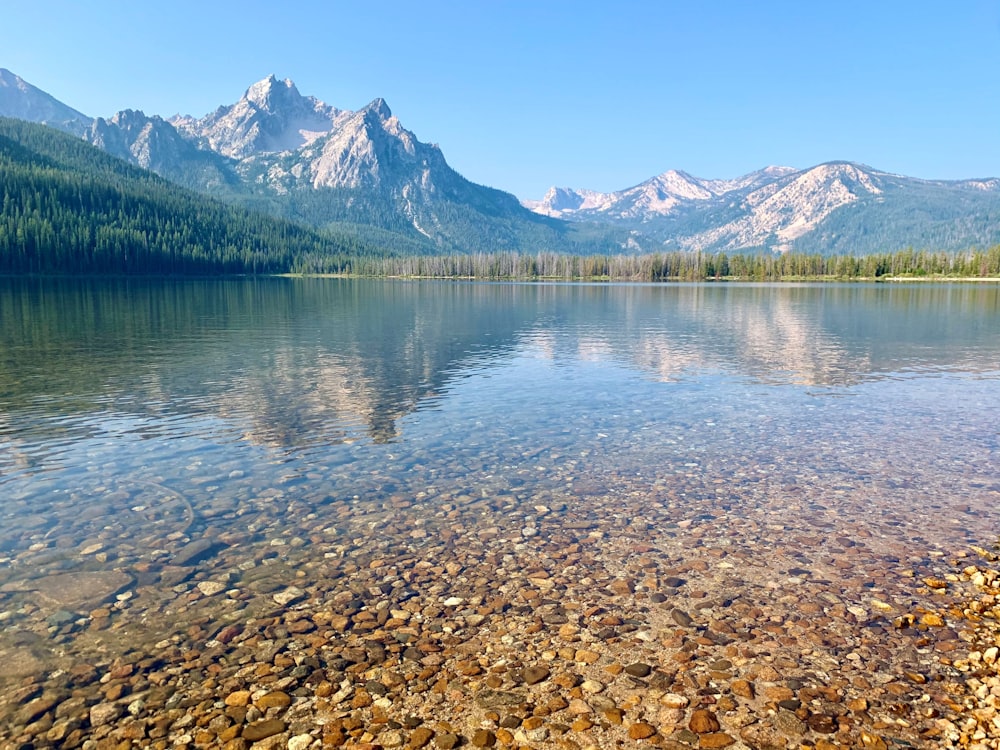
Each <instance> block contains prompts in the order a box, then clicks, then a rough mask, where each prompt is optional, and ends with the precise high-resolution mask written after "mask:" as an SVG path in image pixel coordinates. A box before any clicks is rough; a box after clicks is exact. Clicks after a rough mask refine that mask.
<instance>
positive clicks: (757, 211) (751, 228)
mask: <svg viewBox="0 0 1000 750" xmlns="http://www.w3.org/2000/svg"><path fill="white" fill-rule="evenodd" d="M883 176H887V175H886V173H884V172H878V171H876V170H873V169H871V168H869V167H864V166H862V165H857V164H852V163H850V162H829V163H826V164H820V165H818V166H816V167H812V168H810V169H804V170H801V171H798V172H793V173H790V174H787V175H784V176H783V177H781V178H779V179H777V180H774V181H771V182H768V183H766V184H764V185H762V186H760V187H756V188H754V189H751V190H750V191H749V192H746V193H744V195H743V197H742V201H741V208H742V209H743V211H742V212H741V215H740V216H739V217H738V218H736V219H733V220H731V221H728V222H725V223H721V224H719V225H717V226H714V227H712V228H711V229H709V230H707V231H704V232H699V233H696V234H694V235H693V236H691V237H689V238H686V239H685V240H684V242H683V243H682V244H684V245H685V246H687V247H690V248H698V247H702V246H711V247H717V248H720V249H723V250H736V249H740V248H748V247H764V246H767V247H768V248H769V249H771V250H774V251H778V252H786V251H788V250H790V249H792V246H793V244H794V242H795V241H796V240H798V239H799V238H801V237H803V236H804V235H806V234H808V233H809V232H812V231H813V230H815V229H816V228H817V227H819V226H820V224H821V223H822V222H823V221H824V220H825V219H826V218H827V217H828V216H830V214H832V213H833V212H834V211H836V210H837V209H839V208H842V207H843V206H846V205H848V204H850V203H853V202H855V201H858V200H860V199H862V198H864V197H866V196H872V195H879V194H881V193H882V192H883V187H882V177H883Z"/></svg>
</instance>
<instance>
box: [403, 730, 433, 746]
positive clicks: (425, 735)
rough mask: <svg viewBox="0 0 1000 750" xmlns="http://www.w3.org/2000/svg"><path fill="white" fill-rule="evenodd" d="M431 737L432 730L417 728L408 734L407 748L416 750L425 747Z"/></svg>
mask: <svg viewBox="0 0 1000 750" xmlns="http://www.w3.org/2000/svg"><path fill="white" fill-rule="evenodd" d="M433 736H434V730H432V729H428V728H427V727H417V728H416V729H414V730H413V732H412V733H411V734H410V742H409V744H408V745H407V747H409V748H411V750H417V748H421V747H424V746H426V745H427V743H428V742H430V741H431V737H433Z"/></svg>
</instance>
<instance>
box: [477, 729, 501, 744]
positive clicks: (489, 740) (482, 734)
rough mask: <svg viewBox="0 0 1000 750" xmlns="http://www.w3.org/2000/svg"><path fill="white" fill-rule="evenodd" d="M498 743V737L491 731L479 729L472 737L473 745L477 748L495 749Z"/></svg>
mask: <svg viewBox="0 0 1000 750" xmlns="http://www.w3.org/2000/svg"><path fill="white" fill-rule="evenodd" d="M496 742H497V736H496V735H495V734H493V732H491V731H490V730H489V729H477V730H476V732H475V734H473V735H472V744H473V745H475V746H476V747H493V746H494V745H495V744H496Z"/></svg>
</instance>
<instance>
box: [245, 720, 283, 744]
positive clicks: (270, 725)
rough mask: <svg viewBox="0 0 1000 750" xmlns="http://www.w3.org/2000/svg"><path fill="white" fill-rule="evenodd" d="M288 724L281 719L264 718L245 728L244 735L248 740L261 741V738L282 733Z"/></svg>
mask: <svg viewBox="0 0 1000 750" xmlns="http://www.w3.org/2000/svg"><path fill="white" fill-rule="evenodd" d="M287 726H288V725H287V724H285V722H284V721H282V720H280V719H264V720H262V721H255V722H253V723H252V724H248V725H247V726H246V727H244V728H243V732H242V737H243V739H245V740H246V741H247V742H259V741H260V740H263V739H266V738H267V737H272V736H274V735H276V734H281V733H282V732H284V731H285V729H286V728H287Z"/></svg>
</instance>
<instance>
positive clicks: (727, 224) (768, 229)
mask: <svg viewBox="0 0 1000 750" xmlns="http://www.w3.org/2000/svg"><path fill="white" fill-rule="evenodd" d="M928 191H930V192H932V193H934V195H933V196H931V198H933V200H932V201H931V202H932V203H934V204H935V205H936V211H937V213H938V214H942V213H943V214H945V216H940V215H939V216H938V219H937V220H938V221H945V222H947V221H951V222H953V223H961V222H962V221H963V219H964V218H965V217H966V216H967V215H973V216H976V215H979V216H982V215H985V216H987V217H994V216H997V215H1000V214H998V212H1000V179H996V178H974V179H966V180H926V179H921V178H915V177H907V176H905V175H898V174H893V173H890V172H884V171H881V170H878V169H874V168H872V167H869V166H867V165H864V164H859V163H856V162H850V161H843V160H839V161H831V162H825V163H823V164H818V165H816V166H814V167H808V168H806V169H796V168H793V167H777V166H772V167H765V168H764V169H760V170H757V171H755V172H751V173H749V174H747V175H742V176H740V177H737V178H734V179H731V180H718V179H705V178H700V177H695V176H693V175H691V174H689V173H687V172H682V171H679V170H669V171H667V172H664V173H662V174H660V175H656V176H654V177H652V178H650V179H648V180H646V181H645V182H642V183H639V184H638V185H635V186H633V187H631V188H625V189H624V190H619V191H613V192H610V193H600V192H597V191H591V190H576V189H573V188H557V187H553V188H550V190H549V191H548V192H547V193H546V194H545V196H544V197H543V198H542V199H541V200H538V201H531V200H527V201H523V205H525V207H527V208H530V209H531V210H533V211H535V212H537V213H540V214H542V215H547V216H552V217H555V218H560V219H563V220H568V221H586V222H603V223H606V224H610V225H615V226H621V227H625V228H630V229H632V230H633V231H639V232H642V233H643V234H645V235H646V236H647V237H649V238H652V239H654V240H658V241H660V242H662V243H663V245H664V246H665V247H666V248H668V249H675V250H676V249H680V250H706V251H745V250H769V251H773V252H788V251H791V250H800V251H808V250H809V249H810V248H809V244H810V243H812V244H813V245H815V244H817V243H816V238H817V237H824V239H823V240H822V243H823V247H824V249H825V250H827V252H829V248H830V243H831V242H832V241H833V239H834V237H833V236H832V235H833V234H836V233H835V232H830V231H829V227H826V224H827V223H828V221H830V220H834V219H836V221H837V223H838V226H845V225H847V226H851V221H850V214H851V211H852V208H858V207H861V206H865V207H869V208H870V206H871V205H879V204H885V205H886V211H885V212H884V213H885V214H886V215H889V213H890V211H891V212H894V213H902V212H906V211H911V212H914V211H919V210H920V208H921V207H920V205H919V203H918V202H916V201H915V199H914V198H913V196H915V195H917V194H920V195H923V196H925V197H926V194H927V193H928ZM949 198H950V199H952V200H951V208H952V210H951V212H950V216H948V215H947V214H948V213H949V211H948V199H949ZM971 204H976V205H971ZM867 213H868V216H869V217H870V216H871V213H872V212H871V211H868V212H867ZM876 223H877V222H876ZM897 223H898V222H897ZM854 224H857V222H854ZM978 225H979V226H977V227H976V229H975V231H972V232H967V233H966V234H965V235H963V236H961V237H956V238H951V239H949V238H948V237H947V232H942V231H940V227H938V228H933V227H932V228H930V229H927V230H926V231H923V235H926V234H928V233H930V235H931V236H933V237H935V238H936V239H935V241H936V242H938V243H941V246H939V247H937V248H935V249H961V248H962V247H968V246H970V245H972V244H993V243H995V242H997V241H1000V231H998V230H997V229H995V228H993V227H992V226H991V224H990V222H989V221H979V222H978ZM824 228H826V234H825V235H824ZM918 229H919V228H918V227H913V226H911V227H910V229H908V230H907V232H905V233H902V236H901V241H902V242H904V243H905V244H902V245H900V247H905V246H906V245H914V244H917V245H919V244H920V242H919V239H918V238H919V237H920V236H921V232H920V231H917V230H918ZM853 230H854V231H856V232H858V233H859V236H860V235H863V234H864V232H863V231H861V230H863V227H859V226H854V227H853ZM886 240H887V238H880V241H883V242H884V241H886ZM914 240H917V241H914ZM859 242H860V244H861V246H862V247H864V248H865V249H866V250H882V249H885V248H884V247H881V246H869V245H866V242H867V240H865V239H864V238H863V237H862V238H861V239H860V241H859ZM841 244H842V243H841ZM840 249H844V248H843V247H841V248H840Z"/></svg>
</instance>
